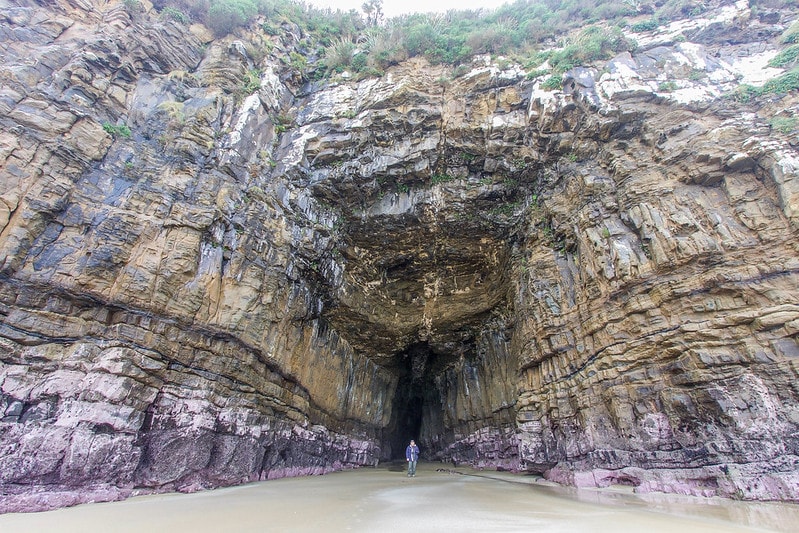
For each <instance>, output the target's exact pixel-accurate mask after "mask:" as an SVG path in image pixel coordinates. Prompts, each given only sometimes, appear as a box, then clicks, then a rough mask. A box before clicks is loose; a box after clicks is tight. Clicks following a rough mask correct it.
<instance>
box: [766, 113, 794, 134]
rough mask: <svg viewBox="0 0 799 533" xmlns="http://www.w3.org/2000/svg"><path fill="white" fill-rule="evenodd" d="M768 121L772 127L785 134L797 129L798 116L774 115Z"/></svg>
mask: <svg viewBox="0 0 799 533" xmlns="http://www.w3.org/2000/svg"><path fill="white" fill-rule="evenodd" d="M768 123H769V125H771V127H772V128H773V129H775V130H777V131H778V132H780V133H785V134H788V133H791V132H794V131H796V130H797V129H799V118H796V117H774V118H772V119H771V120H769V121H768Z"/></svg>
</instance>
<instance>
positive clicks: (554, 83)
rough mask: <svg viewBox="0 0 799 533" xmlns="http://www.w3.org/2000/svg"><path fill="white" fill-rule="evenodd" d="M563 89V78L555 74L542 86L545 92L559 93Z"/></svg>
mask: <svg viewBox="0 0 799 533" xmlns="http://www.w3.org/2000/svg"><path fill="white" fill-rule="evenodd" d="M562 88H563V76H561V75H560V74H553V75H552V76H550V77H549V78H547V80H546V81H545V82H544V83H542V84H541V89H543V90H545V91H559V90H560V89H562Z"/></svg>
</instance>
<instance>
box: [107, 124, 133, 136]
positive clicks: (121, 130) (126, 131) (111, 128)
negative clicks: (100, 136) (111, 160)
mask: <svg viewBox="0 0 799 533" xmlns="http://www.w3.org/2000/svg"><path fill="white" fill-rule="evenodd" d="M103 130H104V131H105V132H106V133H108V134H110V135H113V136H114V137H125V138H127V137H130V128H129V127H128V126H127V124H120V125H116V124H111V123H110V122H103Z"/></svg>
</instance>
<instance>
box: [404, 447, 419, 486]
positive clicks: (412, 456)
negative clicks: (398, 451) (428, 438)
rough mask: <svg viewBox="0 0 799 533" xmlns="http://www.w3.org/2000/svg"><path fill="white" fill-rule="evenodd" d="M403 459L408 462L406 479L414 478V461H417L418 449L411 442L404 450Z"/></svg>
mask: <svg viewBox="0 0 799 533" xmlns="http://www.w3.org/2000/svg"><path fill="white" fill-rule="evenodd" d="M405 459H406V460H407V461H408V477H414V476H416V461H418V460H419V447H418V446H417V445H416V442H414V441H413V440H411V443H410V444H408V447H407V448H405Z"/></svg>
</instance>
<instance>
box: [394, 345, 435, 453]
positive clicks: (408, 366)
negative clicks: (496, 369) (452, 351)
mask: <svg viewBox="0 0 799 533" xmlns="http://www.w3.org/2000/svg"><path fill="white" fill-rule="evenodd" d="M446 359H448V358H447V357H446V356H442V355H440V354H436V353H435V352H434V351H433V350H431V348H430V346H429V345H428V344H427V343H426V342H422V343H417V344H414V345H411V346H410V347H408V348H407V349H406V350H405V351H403V352H402V353H401V354H399V355H398V356H397V371H398V373H399V380H398V381H397V389H396V391H395V393H394V402H393V404H392V406H391V418H390V422H389V425H388V427H386V428H385V430H384V432H383V443H382V446H381V448H382V450H383V451H382V457H381V459H382V460H391V461H393V460H404V459H405V447H406V446H407V445H408V442H410V440H411V439H413V440H415V441H416V443H417V444H418V445H419V447H420V448H422V450H421V451H422V456H425V455H426V453H425V452H429V451H430V450H425V449H424V445H425V443H426V442H429V441H430V439H429V436H430V435H436V434H439V433H440V431H441V430H442V423H441V420H442V406H441V400H440V396H439V393H438V390H437V387H436V384H435V375H436V372H437V371H439V372H440V371H441V363H442V361H443V360H446Z"/></svg>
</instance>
